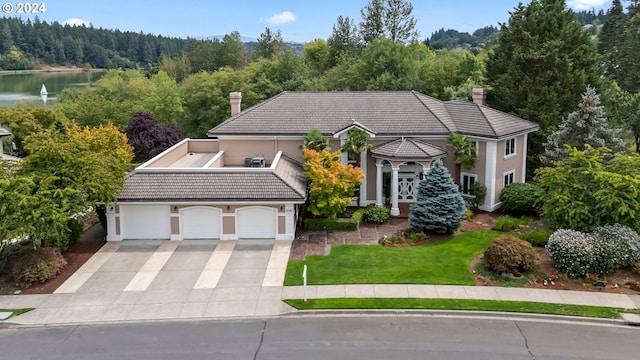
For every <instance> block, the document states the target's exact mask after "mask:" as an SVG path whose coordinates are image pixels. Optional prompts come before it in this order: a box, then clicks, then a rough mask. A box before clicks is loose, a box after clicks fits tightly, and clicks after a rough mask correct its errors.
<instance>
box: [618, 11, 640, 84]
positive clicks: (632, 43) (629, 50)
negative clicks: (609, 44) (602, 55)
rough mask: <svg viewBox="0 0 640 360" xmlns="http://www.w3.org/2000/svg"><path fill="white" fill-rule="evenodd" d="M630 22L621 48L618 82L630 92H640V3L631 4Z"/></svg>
mask: <svg viewBox="0 0 640 360" xmlns="http://www.w3.org/2000/svg"><path fill="white" fill-rule="evenodd" d="M629 16H630V19H629V24H628V26H627V28H626V30H625V32H624V35H623V36H624V43H623V45H622V49H620V60H619V62H620V76H619V79H618V83H620V87H621V88H622V89H623V90H626V91H628V92H630V93H636V92H640V57H639V56H638V51H639V49H640V5H632V6H629Z"/></svg>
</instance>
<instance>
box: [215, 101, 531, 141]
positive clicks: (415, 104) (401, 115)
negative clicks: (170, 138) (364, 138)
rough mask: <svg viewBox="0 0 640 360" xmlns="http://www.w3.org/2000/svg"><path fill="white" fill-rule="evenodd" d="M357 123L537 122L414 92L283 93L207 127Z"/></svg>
mask: <svg viewBox="0 0 640 360" xmlns="http://www.w3.org/2000/svg"><path fill="white" fill-rule="evenodd" d="M354 121H356V122H358V123H359V124H361V125H362V126H363V127H366V128H367V129H370V130H371V131H372V132H374V133H375V134H376V136H414V137H415V136H425V135H426V136H430V135H431V136H433V135H436V136H438V135H445V136H446V135H448V134H449V133H450V132H459V133H464V134H467V135H475V136H481V137H489V138H501V137H504V136H506V135H510V134H515V133H523V132H533V131H536V130H538V128H539V127H538V125H537V124H535V123H532V122H529V121H526V120H523V119H521V118H518V117H515V116H512V115H508V114H505V113H502V112H500V111H498V110H495V109H492V108H489V107H487V106H479V105H477V104H474V103H472V102H468V101H448V102H443V101H440V100H438V99H434V98H432V97H429V96H427V95H424V94H421V93H417V92H414V91H365V92H353V91H335V92H283V93H281V94H279V95H276V96H274V97H272V98H270V99H268V100H266V101H264V102H262V103H260V104H258V105H255V106H253V107H250V108H248V109H245V110H244V111H242V112H240V113H238V114H236V115H234V116H232V117H231V118H229V119H227V120H226V121H224V122H223V123H221V124H220V125H218V126H216V127H215V128H213V129H211V130H209V132H208V135H209V136H220V135H298V136H303V135H305V134H306V133H308V132H309V131H310V130H313V129H318V130H320V131H321V132H322V133H323V134H324V135H325V136H329V135H333V134H334V133H335V132H337V131H339V130H340V129H343V128H344V126H345V125H346V124H350V123H352V122H354Z"/></svg>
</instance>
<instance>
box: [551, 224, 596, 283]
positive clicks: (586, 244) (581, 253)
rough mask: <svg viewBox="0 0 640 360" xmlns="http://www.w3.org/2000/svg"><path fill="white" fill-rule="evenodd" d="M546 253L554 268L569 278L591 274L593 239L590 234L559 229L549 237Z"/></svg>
mask: <svg viewBox="0 0 640 360" xmlns="http://www.w3.org/2000/svg"><path fill="white" fill-rule="evenodd" d="M547 251H549V255H551V258H552V259H553V263H554V264H555V266H556V268H557V269H558V270H560V271H562V272H565V273H567V274H568V275H569V276H572V277H577V276H583V275H585V274H588V273H589V272H591V268H590V265H591V259H592V258H593V237H592V236H591V235H590V234H585V233H583V232H580V231H576V230H567V229H559V230H557V231H556V232H554V233H553V234H551V236H549V242H548V243H547Z"/></svg>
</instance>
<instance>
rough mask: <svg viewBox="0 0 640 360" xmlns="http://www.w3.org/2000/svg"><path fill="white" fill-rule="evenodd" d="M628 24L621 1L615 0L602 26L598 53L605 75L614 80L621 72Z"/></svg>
mask: <svg viewBox="0 0 640 360" xmlns="http://www.w3.org/2000/svg"><path fill="white" fill-rule="evenodd" d="M627 24H628V19H627V15H626V14H625V13H624V8H623V7H622V4H621V0H613V3H612V4H611V8H610V9H609V12H608V16H607V21H605V23H604V24H603V25H602V31H601V32H600V34H599V35H598V52H599V53H600V54H601V55H602V57H603V61H604V71H605V74H606V75H607V76H608V77H609V78H611V79H614V80H615V79H617V78H618V73H619V71H620V67H619V64H618V59H619V57H620V50H621V49H622V47H623V43H624V34H625V29H626V28H627Z"/></svg>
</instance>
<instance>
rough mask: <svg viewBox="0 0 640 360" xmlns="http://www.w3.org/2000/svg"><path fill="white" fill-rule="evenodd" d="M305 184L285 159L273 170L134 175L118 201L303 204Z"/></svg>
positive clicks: (294, 166)
mask: <svg viewBox="0 0 640 360" xmlns="http://www.w3.org/2000/svg"><path fill="white" fill-rule="evenodd" d="M306 184H307V183H306V179H305V178H304V176H303V175H302V168H301V167H300V166H299V165H298V164H296V163H295V162H294V161H292V160H290V159H288V158H284V157H283V158H281V159H280V162H279V163H278V165H277V167H276V169H275V170H274V171H268V170H263V171H246V170H245V171H238V170H236V171H234V170H233V169H230V170H229V171H191V172H189V171H180V172H172V171H154V172H135V173H133V174H131V175H129V176H127V178H126V179H125V185H124V189H123V190H122V192H121V193H120V195H119V196H118V201H167V200H171V201H251V200H264V201H273V200H287V201H304V200H305V199H306Z"/></svg>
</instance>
